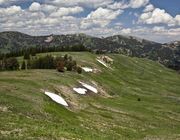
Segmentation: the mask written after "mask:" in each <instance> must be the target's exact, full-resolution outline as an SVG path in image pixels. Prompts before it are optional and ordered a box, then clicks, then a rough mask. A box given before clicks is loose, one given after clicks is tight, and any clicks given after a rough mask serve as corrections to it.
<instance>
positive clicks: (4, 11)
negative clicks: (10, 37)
mask: <svg viewBox="0 0 180 140" xmlns="http://www.w3.org/2000/svg"><path fill="white" fill-rule="evenodd" d="M20 11H22V9H21V7H20V6H10V7H8V8H0V17H3V16H4V17H5V16H12V15H15V14H17V13H19V12H20Z"/></svg>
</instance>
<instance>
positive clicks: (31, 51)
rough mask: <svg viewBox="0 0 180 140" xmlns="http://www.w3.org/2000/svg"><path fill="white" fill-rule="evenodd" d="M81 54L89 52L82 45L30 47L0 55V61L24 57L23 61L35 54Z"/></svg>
mask: <svg viewBox="0 0 180 140" xmlns="http://www.w3.org/2000/svg"><path fill="white" fill-rule="evenodd" d="M64 51H66V52H72V51H73V52H82V51H91V50H90V49H88V48H86V47H85V46H84V45H74V46H66V47H62V46H61V47H57V46H54V47H37V46H34V47H31V48H23V49H18V50H16V51H11V52H10V53H6V54H2V53H0V60H1V59H3V58H4V57H6V58H9V57H19V56H24V58H25V59H28V57H29V56H30V55H31V56H36V54H37V53H47V52H64Z"/></svg>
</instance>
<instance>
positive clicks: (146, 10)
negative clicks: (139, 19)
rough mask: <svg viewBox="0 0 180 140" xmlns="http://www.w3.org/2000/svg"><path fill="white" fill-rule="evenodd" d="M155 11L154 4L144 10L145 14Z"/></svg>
mask: <svg viewBox="0 0 180 140" xmlns="http://www.w3.org/2000/svg"><path fill="white" fill-rule="evenodd" d="M153 10H154V6H153V5H152V4H149V5H147V6H146V8H145V9H144V12H151V11H153Z"/></svg>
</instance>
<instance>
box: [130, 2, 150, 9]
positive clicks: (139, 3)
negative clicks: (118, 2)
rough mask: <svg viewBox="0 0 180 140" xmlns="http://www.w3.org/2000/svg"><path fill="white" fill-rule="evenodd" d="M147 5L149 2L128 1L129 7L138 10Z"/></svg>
mask: <svg viewBox="0 0 180 140" xmlns="http://www.w3.org/2000/svg"><path fill="white" fill-rule="evenodd" d="M148 3H149V0H130V3H129V6H130V7H132V8H140V7H142V6H145V5H147V4H148Z"/></svg>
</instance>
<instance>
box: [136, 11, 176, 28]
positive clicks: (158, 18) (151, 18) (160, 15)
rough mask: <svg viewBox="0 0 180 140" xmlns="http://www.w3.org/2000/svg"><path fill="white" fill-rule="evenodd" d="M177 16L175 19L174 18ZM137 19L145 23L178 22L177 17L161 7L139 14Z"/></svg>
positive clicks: (170, 23) (168, 23)
mask: <svg viewBox="0 0 180 140" xmlns="http://www.w3.org/2000/svg"><path fill="white" fill-rule="evenodd" d="M176 18H177V19H176ZM139 21H140V22H141V23H145V24H160V23H164V24H167V25H168V26H175V25H177V24H179V23H177V22H179V17H178V16H176V17H175V18H173V17H172V16H171V15H170V14H169V13H167V12H166V11H165V10H163V9H159V8H155V9H154V10H153V11H150V12H145V13H143V14H141V16H140V18H139Z"/></svg>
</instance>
